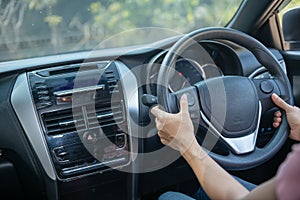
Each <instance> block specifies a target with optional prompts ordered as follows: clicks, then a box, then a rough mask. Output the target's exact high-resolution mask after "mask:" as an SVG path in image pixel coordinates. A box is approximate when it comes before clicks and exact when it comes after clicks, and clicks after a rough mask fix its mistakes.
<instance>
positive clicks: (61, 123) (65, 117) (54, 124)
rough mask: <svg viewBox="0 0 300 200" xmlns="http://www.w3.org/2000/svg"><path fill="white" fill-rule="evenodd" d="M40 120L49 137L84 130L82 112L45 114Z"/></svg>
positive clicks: (71, 111) (68, 111) (68, 110)
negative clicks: (42, 121)
mask: <svg viewBox="0 0 300 200" xmlns="http://www.w3.org/2000/svg"><path fill="white" fill-rule="evenodd" d="M42 118H43V120H44V123H45V128H46V130H47V133H48V134H49V135H57V134H63V133H69V132H74V131H79V130H83V129H85V128H86V125H85V122H84V118H83V115H82V112H73V110H72V109H66V110H60V111H53V112H51V113H45V114H43V115H42Z"/></svg>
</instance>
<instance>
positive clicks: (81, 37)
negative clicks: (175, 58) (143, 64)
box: [0, 0, 242, 61]
mask: <svg viewBox="0 0 300 200" xmlns="http://www.w3.org/2000/svg"><path fill="white" fill-rule="evenodd" d="M241 1H242V0H222V1H220V0H119V1H116V0H101V1H95V0H84V1H82V0H71V1H70V0H0V30H1V32H0V34H1V37H0V61H3V60H15V59H21V58H28V57H36V56H44V55H50V54H59V53H65V52H74V51H82V50H89V49H93V48H95V47H96V46H97V45H98V44H99V43H100V42H101V41H103V40H105V39H107V38H109V37H111V36H113V35H115V34H117V33H120V32H123V31H127V30H132V29H137V28H143V27H159V28H165V29H169V30H172V31H173V32H174V33H175V34H181V33H186V32H189V31H191V30H195V29H197V28H201V27H207V26H224V25H225V24H226V23H227V22H228V21H229V20H230V19H231V18H232V16H233V15H234V14H235V12H236V10H237V9H238V7H239V5H240V3H241ZM156 36H157V38H150V37H147V36H146V35H145V37H140V38H132V39H131V41H130V42H129V43H128V41H127V43H125V45H136V44H142V43H150V42H153V40H154V39H155V40H158V39H163V38H164V37H167V36H168V35H160V34H156ZM120 45H121V44H120ZM116 46H117V45H116Z"/></svg>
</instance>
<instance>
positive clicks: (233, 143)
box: [200, 101, 262, 154]
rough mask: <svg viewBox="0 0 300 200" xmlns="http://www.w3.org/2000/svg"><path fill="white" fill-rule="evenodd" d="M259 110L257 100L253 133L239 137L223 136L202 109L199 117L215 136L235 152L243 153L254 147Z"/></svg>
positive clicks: (259, 106) (260, 109) (260, 107)
mask: <svg viewBox="0 0 300 200" xmlns="http://www.w3.org/2000/svg"><path fill="white" fill-rule="evenodd" d="M261 112H262V106H261V102H260V101H259V105H258V115H259V117H258V121H257V126H256V129H255V131H254V132H253V133H251V134H249V135H246V136H244V137H239V138H227V137H224V136H223V135H222V134H221V133H220V132H219V131H218V130H217V129H216V128H215V127H214V126H213V125H212V123H210V121H209V120H208V118H207V117H206V116H205V115H204V113H203V112H202V111H200V114H201V117H202V119H203V120H204V122H205V123H206V124H207V125H208V126H209V128H210V129H211V130H212V131H213V134H215V135H216V136H217V137H220V138H221V139H222V140H223V141H225V142H226V143H227V144H228V145H229V146H230V147H231V148H232V150H233V151H234V153H236V154H245V153H249V152H252V151H253V150H254V148H255V143H256V139H257V134H258V129H259V123H260V118H261Z"/></svg>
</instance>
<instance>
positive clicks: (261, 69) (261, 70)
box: [248, 67, 267, 78]
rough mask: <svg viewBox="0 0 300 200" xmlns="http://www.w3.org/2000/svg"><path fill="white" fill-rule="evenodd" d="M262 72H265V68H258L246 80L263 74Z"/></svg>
mask: <svg viewBox="0 0 300 200" xmlns="http://www.w3.org/2000/svg"><path fill="white" fill-rule="evenodd" d="M263 72H267V69H266V68H265V67H260V68H258V69H256V70H255V71H254V72H252V73H251V74H250V75H249V76H248V78H254V77H255V76H257V75H259V74H261V73H263Z"/></svg>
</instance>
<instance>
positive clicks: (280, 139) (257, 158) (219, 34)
mask: <svg viewBox="0 0 300 200" xmlns="http://www.w3.org/2000/svg"><path fill="white" fill-rule="evenodd" d="M215 39H220V40H228V41H231V42H234V43H236V44H238V45H241V46H243V47H245V48H246V49H248V50H249V51H251V52H252V53H253V55H254V56H255V57H256V59H257V60H258V61H259V62H260V63H261V64H262V65H263V66H265V67H266V68H267V70H268V71H269V72H270V73H271V74H272V75H273V77H274V81H275V82H276V84H277V86H278V87H279V93H280V94H279V95H280V96H281V97H282V98H283V99H284V100H285V101H286V102H287V103H289V104H291V105H293V95H292V90H291V85H290V83H289V80H288V77H287V75H286V74H285V73H284V72H283V70H282V68H281V66H280V63H279V62H278V60H277V59H276V58H275V56H274V55H273V54H272V53H271V52H270V50H269V49H267V48H266V47H265V46H264V45H263V44H262V43H260V42H259V41H257V40H256V39H254V38H253V37H251V36H249V35H247V34H245V33H242V32H239V31H237V30H234V29H230V28H221V27H212V28H205V29H199V30H196V31H193V32H191V33H188V34H186V35H185V36H183V37H182V38H181V39H180V40H178V41H177V42H176V43H175V44H174V45H173V46H172V47H171V48H170V50H169V51H168V53H167V54H166V56H165V57H164V59H163V62H162V66H161V68H160V70H159V73H158V79H157V101H158V104H159V105H160V106H162V107H163V108H164V109H165V110H166V111H167V112H171V113H173V112H177V111H178V110H176V108H177V106H175V105H176V101H175V100H174V98H172V97H171V95H170V92H169V90H168V87H166V86H167V85H168V79H166V78H165V77H167V75H168V72H169V70H170V68H171V67H172V66H174V63H175V62H176V59H177V57H178V55H180V54H181V53H182V52H183V51H184V50H185V49H186V48H187V47H188V46H190V45H191V44H195V43H198V42H200V41H202V40H215ZM270 95H271V94H269V96H270ZM199 99H200V97H198V100H199ZM270 101H271V100H270ZM258 117H259V118H260V116H258ZM258 123H259V122H258ZM287 137H288V123H287V120H286V116H285V115H283V118H282V123H281V126H280V127H279V128H278V129H277V130H276V132H275V134H274V136H273V137H272V139H271V140H270V141H269V143H268V144H267V145H265V146H264V147H263V148H257V147H256V146H255V149H254V150H253V151H252V152H249V153H246V154H240V155H235V154H233V153H230V154H229V155H227V156H224V155H220V154H216V153H213V152H211V151H209V155H210V156H211V157H212V158H213V159H214V160H216V161H217V162H218V163H219V164H220V165H221V166H223V167H224V168H225V169H228V170H242V169H249V168H252V167H255V166H258V165H260V164H262V163H264V162H265V161H267V160H269V159H270V158H272V157H273V156H274V155H275V154H276V153H277V152H278V151H279V150H280V148H281V147H282V146H283V145H284V143H285V141H286V139H287Z"/></svg>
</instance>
